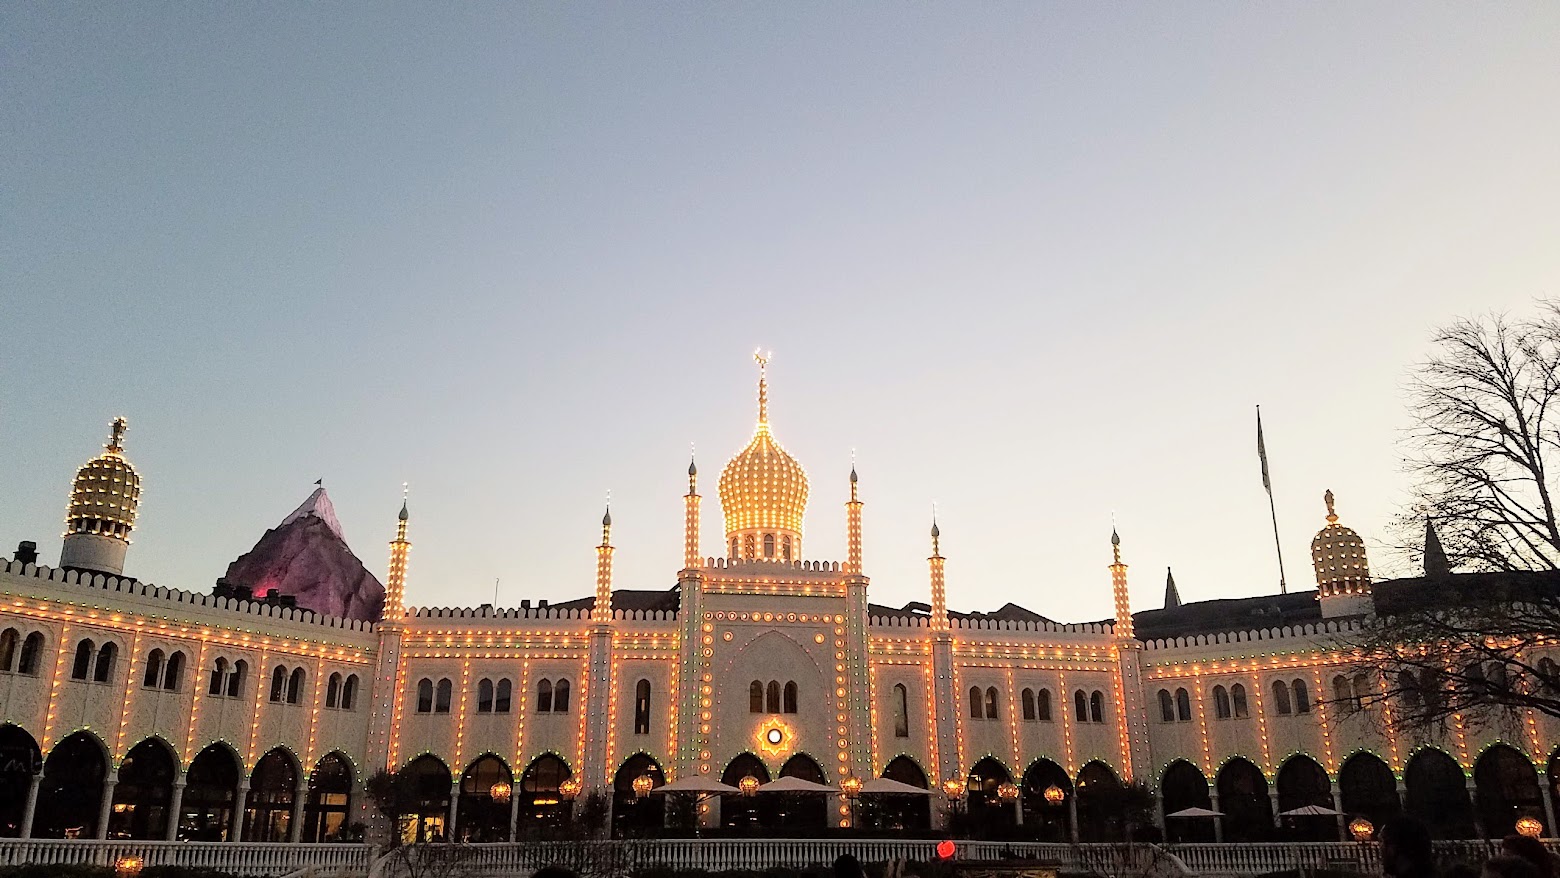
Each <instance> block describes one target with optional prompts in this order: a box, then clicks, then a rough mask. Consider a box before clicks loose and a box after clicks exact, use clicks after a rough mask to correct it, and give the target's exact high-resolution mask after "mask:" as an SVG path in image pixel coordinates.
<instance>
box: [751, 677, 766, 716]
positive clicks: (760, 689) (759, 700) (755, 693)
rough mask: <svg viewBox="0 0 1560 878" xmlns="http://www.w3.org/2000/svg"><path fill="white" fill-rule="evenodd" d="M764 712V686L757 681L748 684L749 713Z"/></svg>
mask: <svg viewBox="0 0 1560 878" xmlns="http://www.w3.org/2000/svg"><path fill="white" fill-rule="evenodd" d="M763 712H764V684H763V683H760V682H759V681H757V680H754V681H753V682H751V683H749V684H748V713H763Z"/></svg>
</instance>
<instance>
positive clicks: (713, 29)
mask: <svg viewBox="0 0 1560 878" xmlns="http://www.w3.org/2000/svg"><path fill="white" fill-rule="evenodd" d="M1557 43H1560V4H1554V3H1547V2H1531V3H1525V2H1509V3H1499V4H1495V3H1485V4H1466V3H1452V4H1444V3H1416V4H1409V5H1404V4H1387V3H1354V2H1339V3H1326V2H1318V3H1307V4H1231V3H1212V2H1207V3H1203V2H1192V3H1175V4H1163V3H1118V4H1104V5H1101V4H1088V3H1076V2H1056V3H1010V2H992V3H983V4H955V3H924V4H900V3H893V4H890V3H854V4H833V3H821V2H819V3H810V2H796V3H776V4H757V3H705V4H681V3H654V4H647V3H626V2H625V3H570V4H543V3H531V4H522V3H506V4H497V3H471V4H455V5H451V4H423V5H410V4H283V5H275V4H196V5H188V4H184V5H178V4H172V5H170V4H150V3H147V4H130V3H125V4H101V3H42V2H37V3H28V2H23V3H10V4H5V5H4V6H3V7H0V81H3V82H4V83H5V86H4V87H3V88H0V145H3V149H0V216H3V219H0V325H3V326H4V327H5V330H6V331H5V333H4V336H5V341H4V343H3V344H0V461H3V465H0V546H3V547H4V548H6V549H10V548H11V547H12V546H14V545H15V544H16V542H18V541H20V540H25V539H32V540H36V541H37V542H38V544H39V548H40V551H41V552H42V554H43V556H44V559H45V560H46V561H47V562H49V563H53V562H54V561H55V560H56V559H57V558H58V550H59V535H60V531H61V528H62V519H63V514H64V509H65V503H66V498H67V494H68V490H69V486H70V480H71V477H72V475H73V474H74V472H75V469H76V467H78V466H79V465H80V464H81V463H82V462H84V461H85V460H87V459H88V458H89V457H91V456H92V455H94V454H95V453H97V451H98V450H99V448H100V446H101V444H102V443H103V441H104V440H105V438H106V435H107V425H108V422H109V420H110V419H111V418H112V417H113V416H115V415H124V416H126V417H127V418H128V419H129V423H130V427H129V432H128V434H127V437H126V453H127V456H128V458H129V459H130V460H131V461H132V462H133V463H134V464H135V466H136V467H137V469H138V470H139V472H140V473H141V475H142V478H143V487H144V495H143V498H144V502H143V504H142V507H141V516H140V519H139V521H138V522H137V528H136V532H135V538H134V545H132V546H131V548H130V553H129V557H128V563H127V570H126V572H127V573H128V574H130V575H134V576H137V577H139V578H140V579H142V580H146V581H151V582H155V583H156V584H158V585H163V586H168V587H176V588H183V589H189V590H197V591H205V590H207V589H209V588H210V587H211V585H212V583H213V582H214V580H215V579H216V578H217V577H219V576H221V575H222V574H223V572H224V571H225V569H226V565H227V564H228V563H229V562H230V561H232V560H233V559H234V558H235V557H237V556H238V555H240V554H242V553H243V552H245V551H247V550H248V549H249V548H250V547H251V546H252V545H253V544H254V543H255V541H256V540H258V539H259V537H260V536H261V534H262V533H263V532H264V531H265V529H266V528H268V527H274V526H275V525H276V524H277V523H278V522H280V520H281V519H282V518H283V517H284V516H285V515H286V514H287V513H288V512H289V511H291V510H292V509H293V508H294V507H295V506H297V505H298V504H299V503H300V502H302V501H303V499H304V498H305V497H306V496H307V495H308V493H309V492H310V490H311V489H312V487H313V482H314V480H315V479H317V478H323V479H324V480H325V485H326V487H327V489H328V491H329V493H330V496H331V498H332V500H333V501H334V503H335V506H336V509H337V512H338V513H339V515H340V518H341V520H342V522H343V525H344V528H345V531H346V537H347V539H348V541H349V542H350V544H351V546H352V547H353V549H354V550H355V551H356V553H357V554H358V555H359V556H360V557H361V558H362V559H363V561H364V563H365V564H366V565H367V566H368V568H369V569H370V570H371V571H373V572H375V573H376V574H377V575H379V576H381V577H383V574H384V570H385V567H386V562H387V559H388V555H387V549H386V541H388V540H389V539H391V538H392V537H393V536H394V530H395V515H396V512H397V511H398V509H399V508H400V503H401V493H402V488H401V486H402V483H403V482H406V483H409V484H410V509H411V540H412V541H413V543H414V549H413V551H412V556H411V565H410V572H409V584H408V601H409V602H410V603H413V604H417V605H425V606H426V605H440V606H472V605H476V604H479V603H483V602H488V601H491V600H493V597H494V593H495V580H496V581H497V584H496V588H497V594H498V600H499V603H500V604H502V605H506V606H513V605H516V604H518V603H519V601H520V600H522V599H532V600H536V599H550V600H564V599H569V598H575V597H581V596H586V595H588V594H590V593H591V591H592V589H593V583H594V572H595V560H594V551H593V546H594V545H595V544H596V542H597V541H598V539H599V535H600V531H599V525H598V522H599V520H600V517H601V511H602V506H603V504H604V502H605V500H606V497H607V493H608V491H610V492H611V503H612V518H613V523H614V528H613V542H614V544H615V545H616V547H617V552H616V556H615V561H616V579H615V585H616V586H617V587H619V588H633V589H664V588H668V587H670V586H672V585H673V584H674V583H675V580H676V572H677V570H678V568H679V567H680V566H681V560H682V530H683V523H682V508H683V503H682V494H683V493H684V491H685V490H686V476H685V470H686V467H687V462H688V455H689V448H690V444H692V445H693V446H694V447H695V448H696V454H697V459H698V462H699V465H700V469H701V473H702V478H703V481H702V483H701V493H702V494H703V495H704V497H705V500H704V511H705V515H704V528H703V544H704V551H705V553H706V554H711V555H713V554H717V553H719V552H720V551H721V543H722V535H723V526H722V523H721V519H720V515H719V500H718V497H717V491H716V482H717V480H718V475H719V472H720V469H721V467H722V466H723V465H724V464H725V462H726V461H727V460H728V459H729V458H730V457H731V455H732V454H734V453H735V452H736V451H738V450H739V449H740V448H741V447H742V446H743V445H744V444H745V443H746V441H747V439H748V437H749V436H750V435H751V431H752V428H753V422H754V419H755V408H756V404H755V384H756V369H755V367H754V364H753V362H752V359H751V356H752V353H753V351H754V349H755V348H759V347H762V348H764V349H766V350H772V351H773V352H774V354H773V361H772V363H771V366H770V400H771V416H772V417H771V420H772V423H773V426H774V431H775V434H776V436H777V437H778V438H779V440H780V441H781V442H782V443H783V444H784V445H785V446H786V447H787V448H788V449H789V450H790V451H791V452H792V453H793V454H794V455H795V456H796V457H797V458H798V459H799V460H800V461H801V463H802V464H803V465H804V466H805V467H806V469H807V472H808V474H809V477H810V480H811V497H810V500H809V504H808V513H807V520H806V533H805V550H804V554H806V555H807V556H808V557H810V558H821V559H830V560H839V559H842V558H843V557H844V553H845V513H844V505H843V504H844V502H845V500H846V499H847V496H848V484H847V481H846V476H847V474H848V472H849V471H850V468H851V460H852V454H853V453H854V455H855V461H856V466H857V468H858V470H859V472H860V476H861V483H860V486H861V495H862V499H863V500H864V501H865V503H866V506H865V510H864V517H865V523H864V543H865V562H866V568H867V573H868V575H869V576H870V577H871V587H870V595H871V599H872V600H873V601H874V602H877V603H883V604H889V605H893V606H900V605H903V604H904V603H906V602H908V601H925V600H928V595H929V588H928V584H927V571H926V567H927V565H926V560H925V559H926V556H927V555H928V554H929V551H930V545H929V538H928V535H927V531H928V528H929V526H930V523H931V514H932V507H933V504H934V503H935V504H936V507H937V516H938V521H939V524H940V527H941V531H942V551H943V554H944V555H945V556H946V557H947V558H948V567H947V570H948V593H949V602H950V605H951V606H952V607H953V608H954V609H958V610H978V609H994V608H996V607H998V606H1001V605H1002V604H1003V603H1006V602H1008V601H1014V602H1017V603H1019V604H1022V605H1024V606H1027V607H1029V608H1031V609H1033V610H1035V611H1037V612H1040V613H1043V614H1045V615H1047V616H1050V617H1052V618H1055V619H1059V620H1064V621H1085V620H1095V619H1100V618H1104V617H1108V616H1109V615H1110V613H1111V592H1110V577H1109V573H1108V571H1107V570H1106V565H1107V564H1108V563H1109V561H1110V545H1109V536H1110V532H1111V527H1112V522H1113V520H1114V522H1115V525H1116V526H1117V527H1118V528H1119V529H1120V533H1121V538H1122V549H1123V556H1124V560H1126V562H1127V563H1128V564H1129V565H1131V567H1130V570H1129V577H1130V580H1131V596H1132V601H1133V605H1134V607H1136V608H1139V609H1143V608H1154V607H1158V606H1160V602H1161V600H1162V597H1163V589H1164V580H1165V570H1166V567H1170V566H1173V568H1174V570H1175V577H1176V581H1177V583H1178V584H1179V587H1180V591H1181V594H1182V596H1183V598H1184V599H1186V600H1188V601H1192V600H1205V599H1212V598H1219V597H1232V596H1245V595H1258V594H1265V593H1271V592H1275V591H1276V590H1277V588H1278V572H1277V564H1276V561H1275V558H1274V540H1273V532H1272V525H1271V523H1270V520H1269V515H1268V503H1267V497H1266V495H1265V494H1264V492H1263V488H1262V483H1261V478H1260V473H1259V469H1258V462H1257V457H1256V443H1255V423H1254V413H1255V406H1256V405H1258V404H1261V405H1262V407H1263V408H1262V411H1263V420H1264V424H1265V426H1266V431H1267V433H1266V439H1267V448H1268V451H1269V456H1270V462H1271V467H1272V474H1273V486H1274V492H1275V498H1276V503H1277V515H1278V520H1279V525H1280V535H1281V543H1282V550H1283V557H1284V561H1285V563H1286V567H1287V574H1288V580H1289V583H1290V585H1291V587H1292V588H1293V589H1302V588H1308V587H1314V579H1313V577H1312V573H1311V570H1310V563H1309V557H1308V551H1309V549H1308V547H1309V541H1310V538H1311V536H1312V535H1313V534H1314V533H1315V531H1316V530H1317V529H1318V528H1319V527H1320V526H1321V525H1322V524H1323V523H1324V521H1323V515H1324V514H1325V509H1324V508H1323V506H1322V493H1323V492H1324V491H1325V490H1327V489H1329V488H1330V489H1332V490H1333V491H1334V492H1335V493H1336V494H1337V497H1338V511H1339V514H1340V515H1341V516H1342V520H1343V522H1344V523H1345V524H1347V525H1350V526H1351V527H1354V528H1355V529H1356V530H1358V531H1359V532H1360V533H1361V534H1362V535H1363V536H1365V538H1366V539H1367V541H1368V543H1369V545H1370V546H1371V547H1372V563H1373V566H1374V568H1375V570H1376V572H1378V573H1379V572H1390V571H1391V570H1392V569H1393V567H1394V564H1395V565H1397V568H1398V569H1399V570H1401V568H1402V566H1403V562H1402V561H1401V559H1397V560H1394V558H1393V557H1392V556H1391V554H1390V553H1389V552H1388V551H1387V548H1386V546H1387V544H1388V543H1390V542H1391V534H1390V532H1389V530H1388V526H1389V523H1390V521H1391V519H1392V517H1393V516H1394V515H1395V514H1397V513H1398V512H1399V511H1401V509H1402V507H1403V504H1404V503H1405V502H1406V500H1407V498H1408V490H1409V488H1410V487H1411V480H1410V478H1411V477H1410V474H1408V473H1406V472H1405V471H1404V466H1403V462H1402V461H1403V456H1404V453H1405V446H1404V444H1403V440H1404V434H1403V431H1404V428H1405V427H1406V426H1407V425H1408V415H1407V412H1406V411H1405V408H1404V396H1403V387H1404V383H1405V381H1406V380H1407V377H1408V375H1409V374H1410V373H1411V369H1412V367H1413V365H1414V363H1415V362H1417V361H1420V360H1422V359H1423V358H1424V357H1425V356H1427V355H1428V354H1429V353H1430V352H1431V349H1430V347H1429V339H1430V336H1431V334H1432V332H1433V331H1434V329H1435V327H1437V326H1440V325H1444V324H1446V323H1447V322H1449V321H1451V320H1454V319H1456V318H1458V317H1461V316H1467V315H1474V314H1479V313H1483V312H1488V311H1492V310H1504V311H1510V312H1512V313H1522V312H1524V311H1527V310H1529V309H1531V308H1532V307H1533V303H1534V301H1535V300H1536V299H1539V298H1542V297H1548V296H1556V295H1560V247H1556V241H1560V211H1557V210H1556V205H1557V204H1560V160H1557V156H1560V146H1557V144H1560V114H1557V113H1556V112H1555V108H1556V107H1560V46H1557ZM7 554H9V553H8V552H7Z"/></svg>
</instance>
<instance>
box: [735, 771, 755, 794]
mask: <svg viewBox="0 0 1560 878" xmlns="http://www.w3.org/2000/svg"><path fill="white" fill-rule="evenodd" d="M737 789H739V790H741V791H742V795H744V796H756V795H758V778H756V777H754V776H753V775H751V774H750V775H748V776H747V777H744V778H742V779H741V780H739V781H737Z"/></svg>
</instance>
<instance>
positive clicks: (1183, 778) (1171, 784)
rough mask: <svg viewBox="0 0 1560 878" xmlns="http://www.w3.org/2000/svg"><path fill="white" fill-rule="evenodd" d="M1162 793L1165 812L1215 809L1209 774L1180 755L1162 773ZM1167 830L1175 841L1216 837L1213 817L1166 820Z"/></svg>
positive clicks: (1191, 840)
mask: <svg viewBox="0 0 1560 878" xmlns="http://www.w3.org/2000/svg"><path fill="white" fill-rule="evenodd" d="M1182 691H1185V690H1182ZM1159 795H1160V799H1161V800H1162V801H1163V802H1164V811H1165V813H1166V814H1174V813H1176V812H1177V811H1184V810H1186V809H1187V808H1203V809H1205V810H1209V811H1211V810H1213V798H1212V797H1211V796H1210V795H1209V787H1208V778H1207V777H1205V776H1204V775H1203V773H1202V769H1200V768H1198V767H1197V766H1195V765H1193V764H1192V763H1190V762H1188V761H1186V760H1185V759H1177V760H1175V761H1174V762H1171V763H1170V764H1169V765H1167V766H1165V770H1164V773H1163V774H1161V775H1160V776H1159ZM1165 832H1166V835H1167V837H1168V839H1169V840H1170V841H1174V842H1210V841H1213V839H1214V832H1213V822H1212V821H1211V820H1190V819H1186V820H1182V819H1177V820H1167V821H1165Z"/></svg>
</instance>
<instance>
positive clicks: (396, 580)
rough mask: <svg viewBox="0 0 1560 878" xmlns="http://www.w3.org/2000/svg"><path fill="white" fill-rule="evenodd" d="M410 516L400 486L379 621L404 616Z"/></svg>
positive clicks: (410, 548)
mask: <svg viewBox="0 0 1560 878" xmlns="http://www.w3.org/2000/svg"><path fill="white" fill-rule="evenodd" d="M410 519H411V514H410V513H408V512H407V510H406V486H405V485H402V486H401V513H400V514H399V515H397V516H396V522H395V539H393V540H391V541H390V571H389V574H388V575H387V576H386V577H385V579H386V582H385V609H384V612H383V613H381V614H380V618H381V619H386V620H388V619H399V618H400V617H402V616H404V615H406V558H407V556H408V555H410V554H411V553H412V544H411V542H409V541H408V540H407V539H406V523H407V521H409V520H410Z"/></svg>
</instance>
